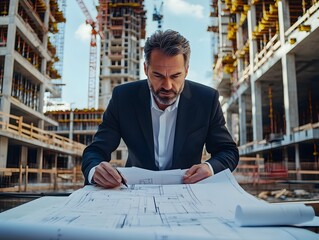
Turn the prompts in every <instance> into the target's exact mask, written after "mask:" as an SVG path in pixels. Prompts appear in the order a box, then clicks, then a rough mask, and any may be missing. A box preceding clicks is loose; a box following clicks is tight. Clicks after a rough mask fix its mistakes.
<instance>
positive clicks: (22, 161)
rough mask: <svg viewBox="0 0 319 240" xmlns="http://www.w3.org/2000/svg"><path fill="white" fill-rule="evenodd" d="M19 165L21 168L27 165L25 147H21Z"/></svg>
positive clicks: (26, 150)
mask: <svg viewBox="0 0 319 240" xmlns="http://www.w3.org/2000/svg"><path fill="white" fill-rule="evenodd" d="M19 163H20V164H19V165H22V166H23V167H25V166H27V165H28V148H27V147H26V146H21V153H20V159H19Z"/></svg>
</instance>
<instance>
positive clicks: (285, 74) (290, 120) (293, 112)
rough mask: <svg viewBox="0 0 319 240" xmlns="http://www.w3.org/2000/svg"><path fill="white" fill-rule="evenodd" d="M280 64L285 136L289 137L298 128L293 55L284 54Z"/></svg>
mask: <svg viewBox="0 0 319 240" xmlns="http://www.w3.org/2000/svg"><path fill="white" fill-rule="evenodd" d="M281 63H282V78H283V88H284V106H285V117H286V135H287V136H289V135H290V134H291V133H292V129H293V128H294V127H298V126H299V117H298V116H299V113H298V93H297V77H296V62H295V56H294V55H293V54H286V55H284V56H283V57H282V59H281Z"/></svg>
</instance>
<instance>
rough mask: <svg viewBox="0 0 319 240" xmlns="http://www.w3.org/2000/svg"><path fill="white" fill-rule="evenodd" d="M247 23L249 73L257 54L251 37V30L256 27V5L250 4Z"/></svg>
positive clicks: (255, 44) (255, 43) (254, 42)
mask: <svg viewBox="0 0 319 240" xmlns="http://www.w3.org/2000/svg"><path fill="white" fill-rule="evenodd" d="M247 23H248V38H249V64H250V73H251V74H252V73H253V69H254V58H255V55H256V54H257V42H256V40H254V39H253V31H254V29H255V27H256V6H255V5H251V6H250V10H249V11H248V12H247Z"/></svg>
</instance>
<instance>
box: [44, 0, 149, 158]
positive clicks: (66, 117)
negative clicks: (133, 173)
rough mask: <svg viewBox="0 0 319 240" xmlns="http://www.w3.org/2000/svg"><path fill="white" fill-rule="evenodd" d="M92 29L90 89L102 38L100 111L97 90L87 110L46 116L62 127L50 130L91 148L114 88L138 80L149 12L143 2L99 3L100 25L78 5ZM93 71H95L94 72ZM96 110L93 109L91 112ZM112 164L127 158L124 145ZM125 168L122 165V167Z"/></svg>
mask: <svg viewBox="0 0 319 240" xmlns="http://www.w3.org/2000/svg"><path fill="white" fill-rule="evenodd" d="M77 2H78V4H79V6H80V8H81V10H82V12H83V13H84V14H85V16H86V18H87V23H89V24H91V26H92V29H93V31H92V34H93V35H92V38H91V43H90V44H91V46H90V64H89V65H90V74H89V75H90V76H89V89H90V88H91V87H92V86H93V87H94V86H95V84H94V83H93V82H92V81H95V68H96V66H95V65H96V59H97V55H96V54H97V53H96V49H97V47H96V39H95V37H96V36H95V35H100V39H101V48H100V49H101V51H100V61H101V62H100V64H99V66H100V82H99V87H98V89H99V102H98V109H95V108H94V105H95V94H94V92H95V89H94V88H93V89H92V91H90V90H89V91H88V108H87V109H75V110H67V111H65V110H57V111H49V112H47V113H46V115H47V116H48V117H50V118H53V119H55V120H56V121H57V122H58V123H59V125H58V126H50V127H48V128H47V129H48V130H50V131H53V132H54V133H57V134H59V135H62V136H65V137H69V138H70V139H73V140H74V141H78V142H80V143H82V144H85V145H88V144H90V143H91V142H92V139H93V135H94V133H95V132H96V131H97V128H98V125H99V124H100V123H101V121H102V115H103V112H104V111H105V109H106V108H107V105H108V102H109V100H110V98H111V95H112V91H113V88H114V87H115V86H117V85H120V84H123V83H126V82H132V81H136V80H138V79H139V75H140V60H141V58H142V47H141V40H142V39H144V38H145V26H146V25H145V24H146V23H145V22H146V16H145V14H146V11H145V10H144V5H143V1H142V0H129V1H127V0H117V1H108V0H100V1H99V6H98V8H97V9H98V16H97V22H94V20H93V17H91V15H90V13H89V12H88V10H87V8H86V6H85V4H84V2H83V1H77ZM92 69H93V71H92ZM92 107H93V108H92ZM111 157H112V160H113V163H116V162H117V161H114V160H122V159H126V158H127V148H126V146H125V144H124V143H123V142H121V144H120V146H119V147H118V149H117V150H116V151H115V152H114V153H113V154H112V156H111ZM119 164H123V163H119Z"/></svg>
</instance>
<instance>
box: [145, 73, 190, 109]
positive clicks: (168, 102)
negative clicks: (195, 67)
mask: <svg viewBox="0 0 319 240" xmlns="http://www.w3.org/2000/svg"><path fill="white" fill-rule="evenodd" d="M147 83H148V87H149V89H150V91H151V93H152V95H153V97H154V98H155V99H156V101H157V102H159V103H160V104H163V105H166V106H170V105H172V104H173V103H174V102H176V100H177V98H178V96H179V95H181V93H182V91H183V89H184V84H183V85H182V87H181V88H180V89H179V91H178V92H177V93H176V95H175V97H173V98H167V97H160V96H159V95H158V94H157V93H156V92H155V91H154V88H153V86H152V85H151V82H150V81H149V80H148V79H147Z"/></svg>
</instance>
